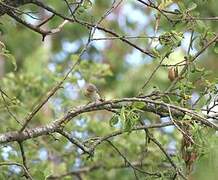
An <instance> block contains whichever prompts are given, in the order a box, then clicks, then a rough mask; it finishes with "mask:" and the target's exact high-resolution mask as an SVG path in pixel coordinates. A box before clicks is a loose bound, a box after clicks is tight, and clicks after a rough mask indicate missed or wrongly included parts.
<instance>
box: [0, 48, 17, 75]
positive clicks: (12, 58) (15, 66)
mask: <svg viewBox="0 0 218 180" xmlns="http://www.w3.org/2000/svg"><path fill="white" fill-rule="evenodd" d="M0 54H1V53H0ZM2 55H3V56H4V57H6V58H7V59H8V60H9V61H11V63H12V64H13V66H14V71H16V70H17V62H16V59H15V57H14V56H13V55H12V54H10V53H8V51H7V50H6V51H5V52H3V54H2Z"/></svg>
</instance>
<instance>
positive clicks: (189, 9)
mask: <svg viewBox="0 0 218 180" xmlns="http://www.w3.org/2000/svg"><path fill="white" fill-rule="evenodd" d="M196 7H197V4H196V3H194V2H191V3H190V4H189V5H188V9H187V11H192V10H194V9H196Z"/></svg>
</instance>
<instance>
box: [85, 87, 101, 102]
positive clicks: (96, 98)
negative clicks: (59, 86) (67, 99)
mask: <svg viewBox="0 0 218 180" xmlns="http://www.w3.org/2000/svg"><path fill="white" fill-rule="evenodd" d="M84 95H85V96H86V97H87V98H89V100H91V101H93V102H100V101H103V99H102V98H101V96H100V94H99V90H98V88H97V87H96V86H95V85H94V84H92V83H87V84H86V85H85V87H84Z"/></svg>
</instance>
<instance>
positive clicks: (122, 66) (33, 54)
mask: <svg viewBox="0 0 218 180" xmlns="http://www.w3.org/2000/svg"><path fill="white" fill-rule="evenodd" d="M72 2H73V1H72ZM145 2H147V1H145ZM44 3H45V2H44ZM112 3H113V1H111V0H108V1H101V0H92V1H89V0H86V1H84V3H83V5H82V6H81V7H79V8H80V9H79V10H78V11H77V13H76V14H75V16H76V17H77V18H78V19H80V20H83V21H86V22H89V23H92V24H95V23H96V22H98V21H99V20H100V19H101V18H102V16H103V15H104V13H105V12H107V11H108V9H110V8H111V5H112ZM118 3H120V4H119V6H117V7H116V8H115V9H113V11H112V12H111V13H110V14H109V15H108V16H107V17H106V18H105V19H103V21H102V22H101V23H100V25H101V26H102V27H104V28H106V29H110V30H112V31H113V32H116V33H117V34H119V35H120V36H125V37H127V38H128V40H129V41H131V42H132V43H134V44H137V46H139V47H141V48H142V49H145V50H151V52H153V53H160V54H161V53H163V52H164V51H165V49H164V47H163V44H160V42H159V40H160V39H158V37H160V36H161V35H164V34H165V33H166V32H172V31H173V32H176V33H177V34H176V35H177V36H178V37H181V42H180V44H179V45H178V46H175V47H173V49H172V53H170V55H169V56H168V57H167V58H166V59H165V60H164V61H163V64H165V66H161V67H160V68H159V69H158V71H157V72H156V74H155V75H154V77H153V78H152V80H151V81H150V82H149V84H148V85H147V86H146V87H145V88H144V89H143V90H141V87H142V86H143V84H144V83H145V82H146V80H147V79H148V77H149V76H150V75H151V73H152V72H153V71H154V69H155V68H156V67H157V66H158V64H159V62H160V58H151V57H149V56H147V55H146V54H143V53H142V52H140V51H138V50H137V49H135V48H133V47H131V46H129V45H128V44H126V43H124V42H123V41H121V40H119V39H117V38H114V37H112V36H111V35H110V34H107V33H105V32H104V31H101V30H98V29H96V30H95V32H94V34H93V40H92V41H91V42H90V44H89V46H88V48H87V51H86V52H85V53H84V54H83V55H82V56H81V63H80V64H79V65H78V66H77V67H76V69H75V70H74V71H73V72H72V73H71V74H70V75H69V76H68V78H67V80H66V81H65V82H64V84H63V88H62V89H60V90H59V91H58V92H57V93H56V94H55V95H54V96H53V97H52V98H51V99H50V100H49V102H48V103H46V105H45V106H44V107H43V108H42V110H41V111H40V112H39V113H38V114H37V116H35V118H34V119H33V121H31V124H30V127H36V126H40V125H43V124H47V123H49V122H51V121H54V120H55V119H57V118H59V117H61V116H63V115H64V114H65V113H66V112H67V111H68V110H70V109H72V108H74V107H78V106H80V105H84V104H86V103H88V100H87V99H86V98H85V97H84V95H83V93H82V89H83V87H84V85H85V84H86V83H87V82H90V83H93V84H95V85H96V86H97V87H98V89H99V90H100V92H101V94H102V96H103V97H104V98H105V99H107V100H110V99H114V98H123V97H132V96H136V95H138V94H139V92H142V93H143V94H148V93H151V92H152V91H154V90H158V91H159V90H160V91H164V90H165V89H167V88H168V87H169V85H170V84H171V82H170V80H169V79H168V67H169V66H168V65H172V64H176V63H178V62H180V61H182V60H183V59H184V57H185V56H194V55H195V54H196V53H197V52H198V51H199V50H200V49H201V48H202V47H203V46H204V45H205V43H206V42H207V40H208V37H212V35H213V34H214V32H215V31H216V29H217V27H218V23H217V21H213V20H203V19H199V20H196V21H194V20H193V21H187V20H186V19H185V18H184V14H183V16H177V17H176V18H178V19H179V20H177V21H175V22H174V23H171V22H169V21H168V20H167V19H166V18H165V17H163V16H161V18H160V19H159V20H158V21H157V19H158V16H159V15H160V14H159V12H158V11H157V10H155V9H152V8H149V7H147V6H145V5H143V4H142V3H140V1H137V0H126V1H116V4H118ZM155 3H156V4H159V5H162V6H165V9H167V10H169V11H173V12H177V11H180V12H183V13H184V12H186V14H187V17H188V15H189V14H191V16H193V17H215V16H217V9H218V4H217V2H216V1H215V0H208V1H206V0H198V1H192V2H190V1H188V0H181V1H167V2H166V1H160V0H159V1H155ZM46 4H48V5H49V6H51V7H53V8H54V9H55V10H56V11H57V12H61V13H62V14H65V15H68V16H69V9H68V8H67V7H66V4H65V2H64V1H51V0H49V1H46ZM72 8H74V7H73V5H72ZM19 9H20V10H22V11H25V12H30V15H31V16H30V15H27V14H22V15H21V16H22V18H23V19H24V20H26V21H27V22H29V23H32V24H34V25H37V24H39V23H40V22H41V21H42V20H44V19H46V18H48V17H49V16H50V15H51V13H49V12H48V11H46V10H44V9H41V8H38V7H36V6H34V5H29V4H28V5H25V6H22V7H20V8H19ZM185 10H186V11H185ZM173 18H174V16H173V15H172V19H173ZM62 22H63V20H62V19H60V18H58V17H54V18H53V19H52V20H51V21H49V22H48V23H46V24H45V25H43V28H44V29H52V28H55V27H57V26H58V25H59V24H61V23H62ZM157 22H158V23H157ZM0 33H1V35H0V41H1V42H2V43H4V44H5V47H6V49H7V56H5V55H4V56H1V54H0V78H1V81H0V86H1V88H2V89H3V90H4V91H5V92H7V95H8V96H9V97H10V98H11V99H10V100H9V99H7V98H6V101H7V104H8V107H9V108H10V110H11V111H12V112H13V114H14V115H15V116H16V118H17V119H18V120H22V119H23V117H25V115H26V114H28V112H30V111H31V109H32V107H34V105H36V104H37V102H38V101H39V100H40V99H41V98H42V97H43V96H44V95H45V94H46V92H48V91H49V89H51V88H52V87H53V86H54V85H55V83H56V82H58V81H60V80H61V79H62V78H63V76H64V75H65V73H66V72H67V71H68V70H69V69H70V68H71V67H72V65H73V63H75V62H76V60H77V59H78V57H79V55H80V53H81V51H82V49H83V48H84V46H85V45H86V43H87V40H88V38H89V30H88V29H87V28H86V27H84V26H81V25H78V24H77V23H75V24H74V23H67V24H66V25H65V26H64V27H63V28H62V29H61V31H60V32H58V33H57V34H53V35H50V36H46V37H45V39H44V41H42V37H41V36H40V35H39V34H37V33H36V32H33V31H31V30H30V29H28V28H26V27H24V26H23V25H21V24H19V23H17V22H16V21H15V20H13V19H12V18H10V17H9V16H7V15H4V16H2V17H1V18H0ZM179 33H180V34H179ZM191 37H194V38H195V41H194V43H193V44H192V48H191V49H190V50H188V49H189V42H190V38H191ZM105 38H107V39H105ZM216 53H218V44H217V43H216V44H215V45H213V46H212V48H210V49H208V50H207V51H206V52H205V53H204V54H202V55H201V56H200V57H199V58H198V60H197V62H196V64H195V65H194V66H193V67H192V68H194V69H198V70H199V71H198V72H196V71H194V72H195V73H191V71H192V70H193V69H190V73H189V74H188V76H187V77H186V79H185V80H186V81H187V84H189V85H190V86H192V88H191V90H190V89H185V90H184V91H185V92H184V94H185V95H190V96H191V97H192V98H191V99H190V102H191V101H194V100H196V99H197V98H198V97H199V96H201V93H202V92H204V91H205V87H211V86H214V87H215V86H216V80H217V69H218V63H217V62H218V61H217V54H216ZM179 71H180V67H179ZM185 80H184V81H185ZM182 81H183V80H182ZM180 90H181V89H180ZM189 90H190V92H189ZM206 99H207V98H206V97H205V98H203V99H202V102H200V103H199V108H200V107H203V105H204V103H205V102H206ZM4 101H5V100H3V99H1V109H0V121H1V124H2V125H1V126H0V131H1V133H3V132H6V131H12V130H17V129H19V128H18V126H19V125H18V124H17V122H16V121H15V120H14V118H13V117H12V116H11V115H10V114H9V113H8V111H6V108H5V105H4V104H5V102H4ZM187 107H191V104H188V105H187ZM112 116H113V114H112V113H110V112H105V111H100V112H92V113H88V114H84V115H80V116H78V117H76V118H75V119H73V120H72V121H71V122H70V123H68V124H67V127H66V129H67V131H68V132H70V133H71V134H72V136H74V137H76V138H78V139H80V140H86V139H88V138H92V137H96V136H103V135H106V134H109V133H110V132H112V131H113V130H119V129H120V127H121V124H120V123H118V124H117V125H116V126H113V127H111V126H110V123H109V121H110V119H111V118H112ZM141 118H142V119H143V120H144V122H146V123H147V124H150V123H154V122H165V121H169V118H168V117H165V118H162V119H160V118H159V117H158V116H156V115H154V114H151V113H144V114H143V115H142V117H141ZM152 131H153V130H152ZM153 133H154V135H155V137H156V138H157V139H159V141H160V142H161V143H162V144H163V146H164V147H165V148H166V149H167V152H169V154H172V158H173V159H174V160H175V162H177V163H180V166H181V167H182V166H183V165H184V163H182V162H181V157H180V155H178V153H179V151H180V141H179V140H180V139H181V134H179V133H178V131H176V130H175V129H174V128H171V127H168V128H161V129H159V130H154V132H153ZM211 141H212V140H211ZM213 141H217V140H214V139H213ZM113 143H114V144H116V145H117V146H118V147H119V148H120V150H121V151H122V152H123V153H124V154H125V155H126V156H127V157H128V158H129V160H130V161H131V162H136V163H137V162H141V163H142V164H143V165H144V166H145V167H146V169H147V170H149V171H155V172H156V171H157V170H160V171H161V173H163V174H164V175H163V177H165V175H166V177H165V179H168V178H169V179H170V178H171V176H172V175H171V174H170V169H171V167H169V166H167V165H166V162H167V160H166V158H165V157H164V156H163V155H162V154H161V152H160V150H158V148H157V147H156V146H155V145H154V144H150V145H149V146H147V145H145V139H144V132H132V133H131V134H124V135H122V136H119V137H117V138H115V139H113ZM24 145H25V148H26V156H27V158H28V164H29V167H31V168H30V171H31V173H32V174H33V176H34V177H36V179H40V178H41V179H43V177H46V176H48V175H59V174H63V173H65V172H69V171H73V170H75V169H79V168H81V167H86V166H90V167H92V166H100V168H96V169H94V170H90V171H88V172H87V173H86V172H84V174H82V176H81V177H79V176H78V177H76V176H75V179H76V178H78V179H79V178H81V179H103V178H104V179H134V178H135V175H134V173H133V170H132V169H125V168H114V165H121V164H122V163H123V160H122V158H121V157H120V156H119V155H118V154H117V152H116V151H114V150H113V149H112V148H111V146H109V145H108V144H107V143H103V144H101V145H100V146H99V147H98V148H97V149H96V152H95V156H94V157H93V158H89V159H87V156H85V155H82V154H81V151H80V150H79V149H78V148H76V147H75V146H73V145H72V144H71V143H70V142H68V141H67V140H66V139H64V138H63V137H61V136H59V135H56V134H55V135H54V136H53V135H51V136H45V137H44V136H43V137H39V138H37V139H34V140H29V141H26V142H25V143H24ZM205 146H207V145H206V144H205ZM202 151H205V152H206V151H207V149H203V150H202ZM210 152H211V153H212V154H215V155H216V156H217V155H218V153H217V150H215V149H214V151H211V150H210ZM208 156H209V155H208ZM209 157H213V158H212V159H210V160H211V161H210V162H211V166H210V165H208V169H209V171H208V172H209V173H208V174H207V177H208V178H209V177H210V175H211V178H209V179H212V178H215V177H214V174H213V173H210V171H211V172H214V171H213V170H215V169H216V168H217V165H215V164H218V163H217V160H216V159H217V158H214V156H209ZM209 157H204V159H203V160H202V161H200V163H199V165H198V166H197V167H196V168H199V169H201V168H202V167H203V166H204V165H205V163H204V161H205V162H207V159H208V158H209ZM0 159H1V161H5V160H7V161H21V160H20V152H19V150H18V146H17V144H8V145H6V146H4V147H3V146H2V147H1V149H0ZM201 163H203V165H201ZM214 165H215V166H214ZM105 169H106V170H105ZM1 171H2V173H1V175H0V177H2V178H1V179H4V178H5V177H10V179H14V178H15V177H17V176H16V174H20V173H21V169H20V168H17V167H14V166H11V167H10V168H8V167H2V168H1ZM198 173H200V171H198ZM138 176H139V178H144V175H143V174H140V173H138ZM200 176H201V177H202V178H203V179H204V176H203V175H202V174H201V173H200V175H199V177H200ZM37 177H38V178H37ZM63 179H72V177H71V176H66V177H63ZM147 179H149V177H147ZM151 179H152V178H151ZM199 179H200V178H199Z"/></svg>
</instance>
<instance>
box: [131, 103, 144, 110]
mask: <svg viewBox="0 0 218 180" xmlns="http://www.w3.org/2000/svg"><path fill="white" fill-rule="evenodd" d="M132 107H133V108H136V109H142V108H144V107H145V103H144V102H134V103H133V104H132Z"/></svg>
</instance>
